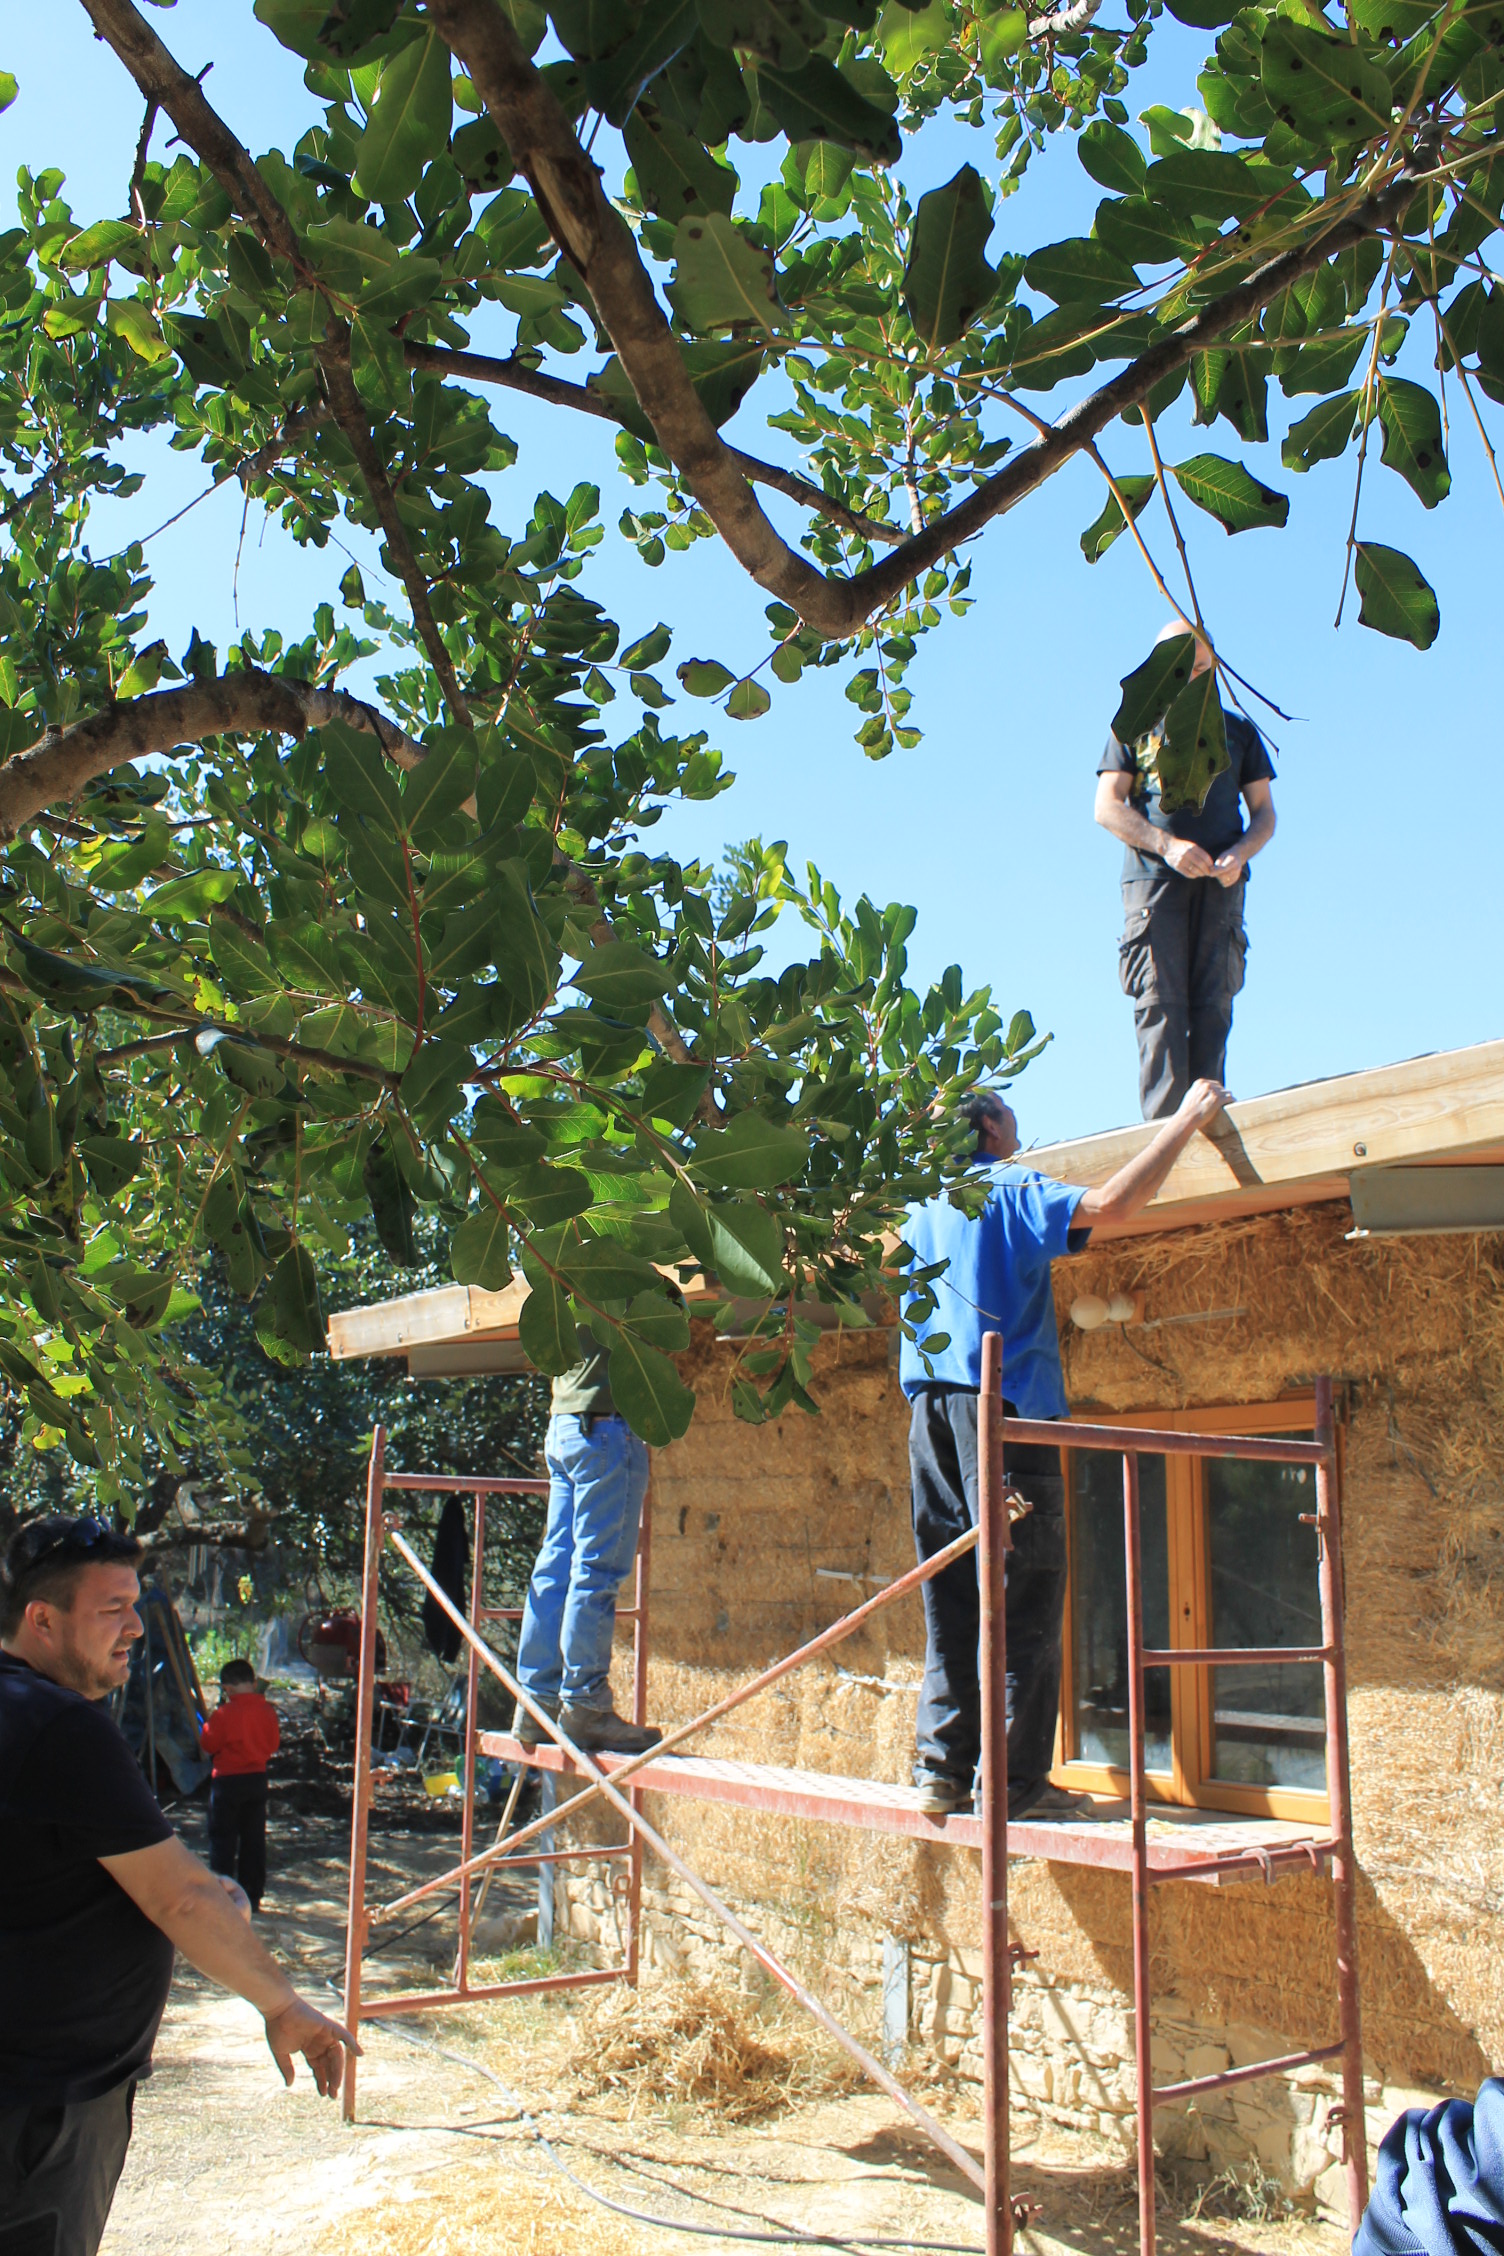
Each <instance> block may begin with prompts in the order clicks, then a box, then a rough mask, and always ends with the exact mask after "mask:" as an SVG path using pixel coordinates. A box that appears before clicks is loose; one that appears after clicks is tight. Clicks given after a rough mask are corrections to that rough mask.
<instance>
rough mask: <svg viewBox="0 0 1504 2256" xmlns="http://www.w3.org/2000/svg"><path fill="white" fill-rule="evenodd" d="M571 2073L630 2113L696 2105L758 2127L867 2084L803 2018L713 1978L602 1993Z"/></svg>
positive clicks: (581, 2085)
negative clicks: (767, 2009)
mask: <svg viewBox="0 0 1504 2256" xmlns="http://www.w3.org/2000/svg"><path fill="white" fill-rule="evenodd" d="M569 2068H570V2072H571V2073H572V2075H573V2077H574V2080H575V2087H576V2090H577V2091H578V2093H579V2095H580V2097H581V2098H597V2097H605V2096H608V2095H609V2096H610V2097H612V2098H614V2099H616V2100H617V2101H619V2102H620V2101H625V2103H626V2106H627V2111H628V2113H629V2115H636V2114H638V2113H639V2112H641V2111H642V2110H644V2109H647V2108H655V2107H663V2106H689V2107H694V2108H695V2109H697V2110H698V2111H700V2112H701V2113H703V2114H707V2115H710V2116H712V2117H714V2118H716V2119H718V2120H719V2121H720V2122H723V2123H752V2122H758V2121H761V2120H763V2119H764V2118H765V2117H767V2116H769V2115H776V2114H778V2113H780V2112H781V2111H782V2110H783V2109H785V2108H787V2107H792V2106H796V2105H797V2104H799V2103H800V2102H801V2101H804V2100H810V2099H816V2098H822V2097H826V2096H828V2095H830V2094H832V2093H835V2092H839V2091H846V2090H849V2089H850V2088H851V2086H852V2084H853V2083H854V2082H855V2081H857V2080H858V2079H857V2076H856V2072H855V2070H854V2069H852V2068H851V2067H850V2065H849V2063H848V2062H847V2061H846V2060H845V2059H844V2058H843V2057H842V2055H841V2054H839V2053H838V2052H836V2051H835V2049H834V2047H833V2046H831V2045H829V2044H828V2043H827V2042H826V2041H825V2040H824V2039H823V2038H822V2037H821V2036H820V2034H819V2032H818V2030H817V2029H816V2028H815V2026H814V2024H813V2023H811V2022H808V2021H806V2020H805V2019H804V2017H803V2016H802V2015H798V2014H796V2013H795V2012H793V2011H789V2012H782V2011H775V2012H771V2013H759V2012H758V2011H757V2010H756V2009H755V2007H753V2006H752V2005H751V2004H750V2003H749V2001H748V2000H747V1999H746V1998H745V1997H743V1996H742V1995H741V1994H740V1993H739V1992H738V1991H736V1990H734V1989H732V1988H730V1987H729V1986H727V1985H723V1984H714V1983H709V1982H680V1981H670V1982H657V1983H652V1984H649V1985H646V1986H644V1987H643V1988H641V1989H636V1990H631V1989H620V1990H616V1989H613V1990H611V1991H609V1992H604V1993H602V1995H601V1996H600V1997H599V1998H597V1999H594V2000H592V2002H591V2004H590V2005H588V2006H587V2007H586V2008H585V2010H584V2011H583V2012H582V2013H581V2015H580V2020H579V2028H578V2034H577V2037H576V2040H575V2044H574V2047H573V2050H572V2053H571V2056H570V2061H569Z"/></svg>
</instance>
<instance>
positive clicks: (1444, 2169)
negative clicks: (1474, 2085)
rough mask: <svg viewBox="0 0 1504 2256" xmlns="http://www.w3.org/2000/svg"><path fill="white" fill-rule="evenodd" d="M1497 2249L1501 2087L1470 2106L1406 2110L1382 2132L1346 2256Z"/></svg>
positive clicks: (1503, 2131)
mask: <svg viewBox="0 0 1504 2256" xmlns="http://www.w3.org/2000/svg"><path fill="white" fill-rule="evenodd" d="M1500 2249H1504V2083H1500V2081H1499V2079H1498V2078H1497V2077H1496V2076H1490V2077H1489V2078H1488V2081H1487V2082H1486V2083H1484V2084H1482V2085H1480V2087H1479V2091H1478V2097H1477V2099H1476V2101H1474V2102H1472V2103H1471V2104H1470V2103H1469V2102H1468V2101H1467V2100H1465V2099H1452V2100H1448V2101H1447V2102H1446V2104H1445V2105H1444V2106H1442V2107H1431V2108H1427V2109H1425V2110H1424V2111H1422V2110H1421V2109H1420V2108H1418V2107H1413V2108H1411V2109H1410V2110H1409V2111H1408V2112H1407V2113H1406V2114H1404V2115H1401V2116H1400V2117H1399V2119H1398V2121H1397V2122H1395V2123H1392V2124H1391V2125H1390V2127H1389V2129H1388V2130H1387V2131H1386V2132H1385V2133H1384V2141H1383V2144H1382V2145H1381V2146H1380V2148H1379V2166H1378V2173H1377V2177H1376V2180H1375V2184H1374V2189H1373V2195H1372V2198H1371V2199H1370V2201H1369V2204H1368V2207H1367V2209H1366V2210H1365V2211H1364V2213H1363V2222H1362V2224H1361V2225H1360V2226H1359V2227H1358V2232H1357V2237H1356V2238H1355V2240H1354V2241H1353V2256H1417V2252H1424V2256H1498V2252H1499V2250H1500Z"/></svg>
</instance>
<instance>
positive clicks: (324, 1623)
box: [298, 1608, 386, 1680]
mask: <svg viewBox="0 0 1504 2256" xmlns="http://www.w3.org/2000/svg"><path fill="white" fill-rule="evenodd" d="M298 1651H299V1653H300V1654H301V1655H302V1657H303V1659H304V1660H305V1661H306V1662H307V1663H308V1666H309V1667H310V1668H311V1669H312V1670H313V1672H314V1674H315V1676H319V1677H323V1678H325V1679H329V1680H337V1679H339V1678H340V1677H349V1676H358V1675H359V1673H360V1616H359V1614H352V1613H349V1612H347V1611H345V1610H344V1609H343V1608H340V1609H336V1610H335V1611H334V1612H332V1613H327V1614H305V1615H304V1616H303V1619H302V1621H301V1622H300V1624H299V1625H298ZM376 1666H377V1668H378V1670H380V1669H384V1668H385V1667H386V1639H385V1638H384V1637H383V1636H382V1634H381V1632H380V1630H379V1629H378V1630H377V1632H376Z"/></svg>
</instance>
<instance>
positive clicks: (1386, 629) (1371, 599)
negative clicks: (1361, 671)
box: [1353, 541, 1441, 650]
mask: <svg viewBox="0 0 1504 2256" xmlns="http://www.w3.org/2000/svg"><path fill="white" fill-rule="evenodd" d="M1357 550H1358V553H1357V560H1356V562H1355V564H1354V566H1353V577H1354V579H1355V580H1356V581H1357V583H1358V593H1359V595H1360V596H1361V597H1362V599H1363V601H1362V607H1361V609H1360V610H1359V613H1358V618H1359V622H1360V624H1361V625H1363V626H1365V627H1374V628H1376V629H1377V630H1378V632H1379V633H1380V634H1386V635H1393V636H1394V637H1395V639H1396V641H1399V642H1413V643H1414V645H1415V647H1416V649H1417V650H1429V649H1430V647H1431V645H1432V643H1433V642H1434V641H1435V640H1436V637H1437V635H1438V634H1439V632H1440V631H1441V607H1440V605H1439V604H1438V603H1437V601H1436V590H1435V589H1434V588H1433V587H1432V585H1431V583H1430V581H1429V580H1427V579H1426V578H1425V576H1424V574H1423V573H1422V572H1421V569H1420V567H1419V565H1418V564H1416V563H1415V561H1414V560H1413V558H1411V557H1409V556H1406V555H1405V553H1404V551H1403V550H1402V549H1398V548H1385V547H1384V546H1383V545H1382V544H1381V543H1380V542H1378V541H1359V542H1358V544H1357Z"/></svg>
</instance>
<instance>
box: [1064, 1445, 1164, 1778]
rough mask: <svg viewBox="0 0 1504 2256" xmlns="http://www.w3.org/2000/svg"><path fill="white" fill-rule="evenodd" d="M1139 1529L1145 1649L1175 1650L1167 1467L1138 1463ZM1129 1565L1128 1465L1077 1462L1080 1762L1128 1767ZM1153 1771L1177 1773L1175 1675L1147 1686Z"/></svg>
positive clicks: (1086, 1454)
mask: <svg viewBox="0 0 1504 2256" xmlns="http://www.w3.org/2000/svg"><path fill="white" fill-rule="evenodd" d="M1138 1467H1139V1479H1138V1494H1139V1523H1140V1529H1141V1544H1142V1550H1143V1573H1144V1642H1145V1644H1146V1645H1159V1646H1164V1645H1168V1644H1169V1642H1170V1577H1169V1564H1168V1550H1167V1539H1166V1526H1165V1461H1164V1459H1163V1457H1140V1459H1139V1461H1138ZM1127 1603H1128V1599H1127V1583H1126V1576H1125V1568H1124V1557H1123V1460H1122V1458H1121V1457H1119V1456H1116V1455H1115V1454H1113V1453H1112V1452H1110V1451H1108V1450H1105V1449H1102V1450H1098V1449H1073V1450H1072V1452H1071V1607H1072V1623H1073V1627H1074V1633H1075V1634H1074V1641H1073V1642H1074V1652H1075V1665H1076V1682H1075V1687H1074V1689H1075V1695H1076V1756H1075V1759H1076V1761H1077V1762H1091V1763H1105V1764H1108V1765H1110V1766H1111V1767H1112V1768H1113V1769H1115V1770H1126V1769H1127V1767H1128V1613H1127ZM1145 1687H1146V1694H1145V1704H1146V1714H1145V1718H1144V1722H1145V1746H1144V1755H1145V1762H1146V1764H1147V1767H1148V1768H1149V1769H1150V1770H1155V1771H1168V1770H1169V1768H1170V1672H1169V1670H1168V1669H1150V1670H1149V1671H1148V1673H1147V1675H1146V1678H1145Z"/></svg>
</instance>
